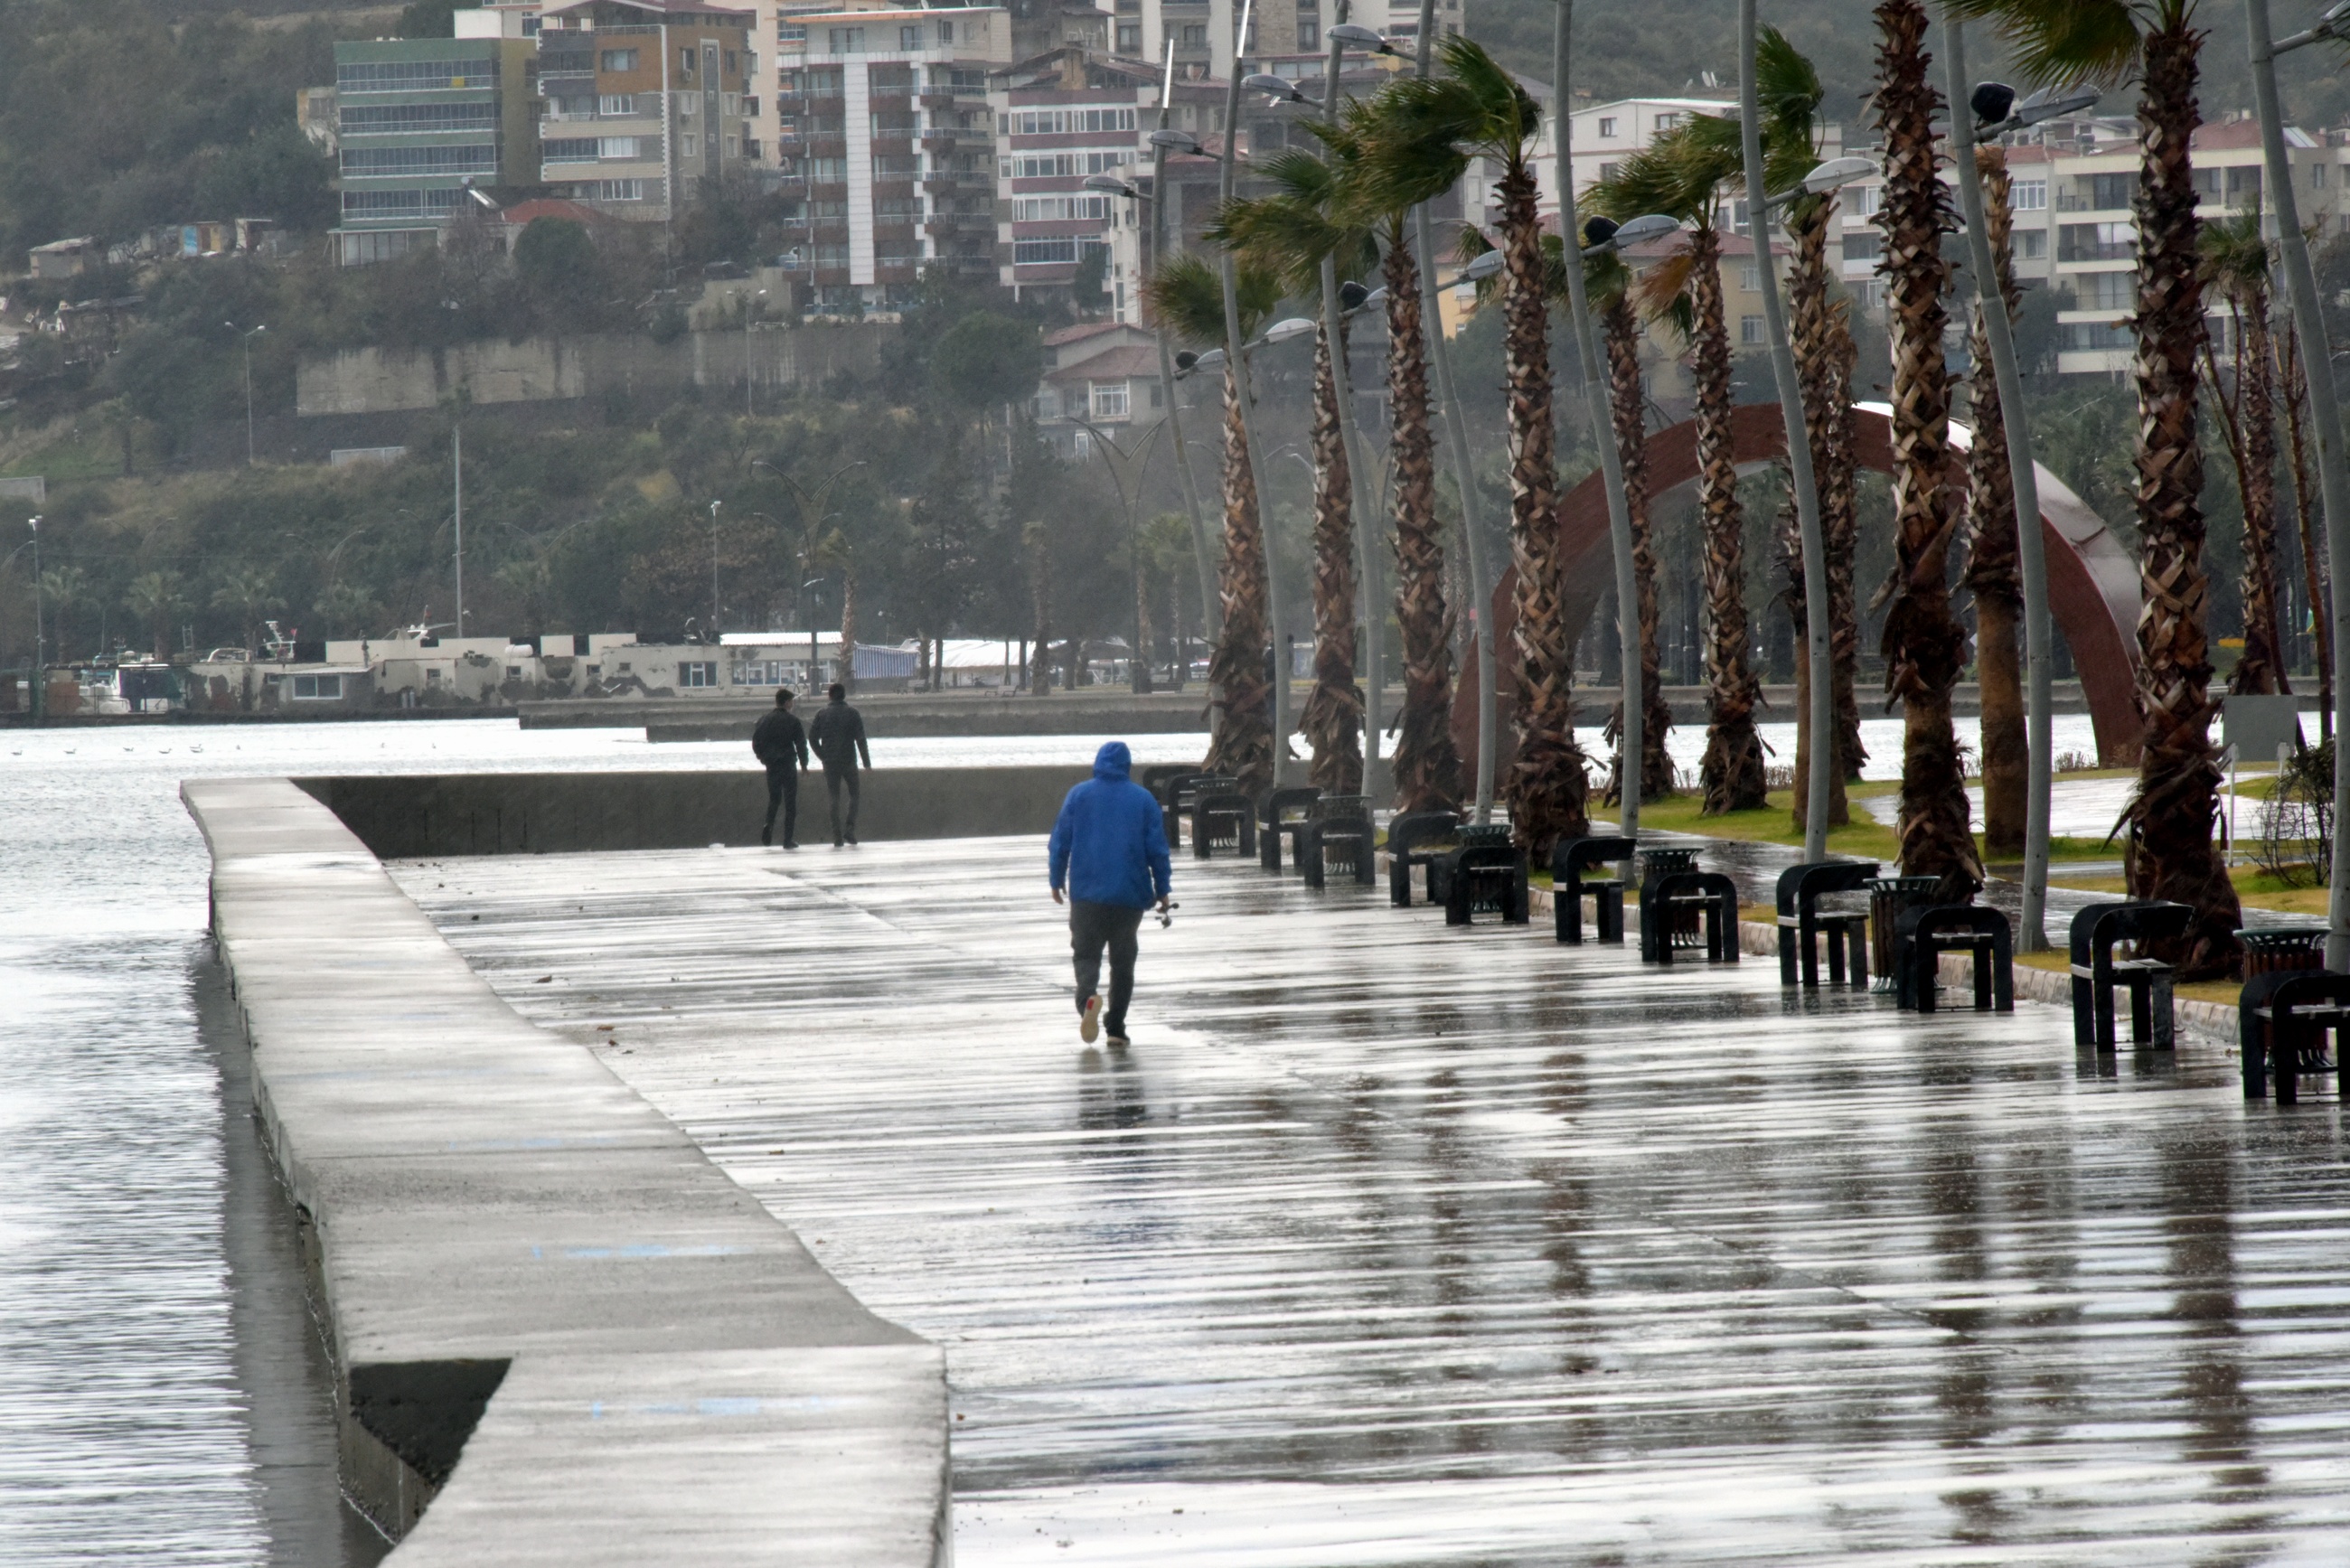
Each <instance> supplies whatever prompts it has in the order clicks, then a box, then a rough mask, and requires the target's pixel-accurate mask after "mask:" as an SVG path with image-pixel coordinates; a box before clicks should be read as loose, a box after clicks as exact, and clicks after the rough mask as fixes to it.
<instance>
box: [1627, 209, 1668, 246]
mask: <svg viewBox="0 0 2350 1568" xmlns="http://www.w3.org/2000/svg"><path fill="white" fill-rule="evenodd" d="M1680 228H1681V221H1680V220H1679V218H1673V217H1668V216H1667V215H1666V214H1664V213H1641V214H1640V215H1639V216H1638V217H1637V218H1627V219H1626V220H1625V223H1624V226H1623V227H1622V228H1620V229H1617V231H1616V248H1617V250H1619V251H1620V250H1622V249H1623V248H1624V247H1625V246H1626V245H1641V244H1648V242H1649V241H1650V240H1660V239H1663V238H1664V237H1665V236H1666V235H1667V234H1679V233H1680Z"/></svg>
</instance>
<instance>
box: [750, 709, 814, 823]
mask: <svg viewBox="0 0 2350 1568" xmlns="http://www.w3.org/2000/svg"><path fill="white" fill-rule="evenodd" d="M751 752H752V754H753V755H754V756H756V757H757V758H758V759H759V762H760V763H761V764H762V765H763V766H764V767H765V768H766V770H767V826H764V827H763V828H761V829H760V830H759V842H760V843H762V844H773V843H774V842H775V807H776V806H777V805H782V807H783V808H784V847H785V848H786V849H797V848H798V847H799V846H800V770H801V769H802V768H805V767H806V766H807V765H808V743H807V732H806V731H805V730H803V729H801V728H800V721H799V716H798V715H797V714H795V713H794V712H793V711H792V689H791V688H790V687H788V686H786V687H784V688H783V689H782V690H780V691H777V692H776V693H775V711H774V712H772V713H770V714H768V715H767V716H766V717H765V718H764V719H762V720H760V721H759V727H758V728H757V729H755V730H754V731H752V732H751Z"/></svg>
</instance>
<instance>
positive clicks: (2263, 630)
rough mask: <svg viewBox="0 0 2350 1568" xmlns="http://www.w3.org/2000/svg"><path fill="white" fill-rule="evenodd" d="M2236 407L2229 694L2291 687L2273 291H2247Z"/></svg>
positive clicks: (2240, 330)
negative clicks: (2279, 519) (2240, 450)
mask: <svg viewBox="0 0 2350 1568" xmlns="http://www.w3.org/2000/svg"><path fill="white" fill-rule="evenodd" d="M2236 410H2237V413H2238V415H2239V417H2240V419H2241V423H2242V427H2243V443H2244V472H2243V474H2242V476H2241V490H2242V493H2243V501H2244V576H2243V596H2244V653H2243V657H2242V658H2241V659H2237V660H2236V668H2235V669H2234V670H2233V671H2231V672H2230V675H2229V678H2228V690H2229V691H2230V692H2249V693H2257V694H2268V695H2273V694H2276V693H2281V692H2288V691H2292V690H2293V687H2292V685H2291V684H2290V683H2289V682H2288V681H2287V680H2286V679H2285V671H2284V653H2283V649H2284V644H2283V640H2282V638H2281V637H2280V636H2279V635H2278V628H2277V583H2276V502H2277V493H2276V460H2277V451H2276V392H2275V389H2274V387H2273V386H2272V384H2271V383H2270V380H2269V296H2268V291H2267V290H2266V289H2251V290H2247V291H2246V295H2245V297H2244V300H2243V302H2242V308H2241V313H2240V320H2239V323H2238V336H2237V339H2236Z"/></svg>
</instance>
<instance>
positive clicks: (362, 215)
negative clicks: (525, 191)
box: [334, 38, 538, 266]
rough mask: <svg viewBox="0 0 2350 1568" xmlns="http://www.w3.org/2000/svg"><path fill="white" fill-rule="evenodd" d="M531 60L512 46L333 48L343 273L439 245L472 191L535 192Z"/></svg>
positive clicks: (419, 42) (447, 43)
mask: <svg viewBox="0 0 2350 1568" xmlns="http://www.w3.org/2000/svg"><path fill="white" fill-rule="evenodd" d="M536 69H537V61H536V49H535V47H533V46H532V45H531V44H530V43H529V42H528V41H526V40H524V39H519V38H390V39H376V40H370V41H364V42H355V43H341V44H337V45H336V46H335V95H334V103H335V114H336V129H335V140H336V143H337V148H338V154H337V157H338V169H339V178H338V186H339V193H340V198H341V203H342V222H341V223H339V224H338V226H337V227H336V228H335V230H334V240H335V245H336V254H337V256H338V259H339V260H340V261H341V262H342V264H343V265H346V266H357V265H366V264H368V263H370V262H379V261H385V260H389V259H390V258H391V257H393V256H396V255H400V254H403V253H405V252H407V251H409V250H411V249H412V248H414V247H415V246H418V245H429V244H437V243H438V241H439V233H440V225H441V223H442V220H444V219H446V218H447V217H448V216H449V214H450V213H451V211H452V209H454V208H455V207H456V206H457V205H458V203H460V202H463V201H465V200H466V191H467V189H468V187H484V188H486V187H489V186H499V185H505V186H513V185H530V184H535V183H536V182H537V180H538V134H537V104H536V94H537V88H536Z"/></svg>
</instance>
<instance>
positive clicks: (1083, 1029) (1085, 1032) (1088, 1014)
mask: <svg viewBox="0 0 2350 1568" xmlns="http://www.w3.org/2000/svg"><path fill="white" fill-rule="evenodd" d="M1100 1033H1101V998H1100V997H1098V996H1088V997H1087V998H1086V1010H1085V1011H1084V1012H1081V1013H1079V1014H1078V1015H1077V1038H1078V1039H1080V1040H1082V1041H1084V1042H1085V1043H1086V1044H1088V1045H1090V1044H1093V1043H1094V1041H1095V1039H1096V1037H1097V1036H1098V1035H1099V1034H1100Z"/></svg>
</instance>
